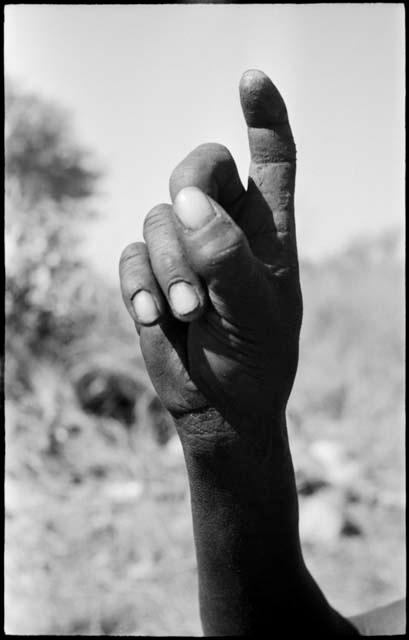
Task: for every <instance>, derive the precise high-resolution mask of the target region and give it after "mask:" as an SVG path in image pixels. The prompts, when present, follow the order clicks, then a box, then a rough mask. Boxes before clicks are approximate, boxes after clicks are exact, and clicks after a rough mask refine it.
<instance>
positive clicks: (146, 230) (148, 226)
mask: <svg viewBox="0 0 409 640" xmlns="http://www.w3.org/2000/svg"><path fill="white" fill-rule="evenodd" d="M169 211H170V205H168V204H158V205H156V206H155V207H153V209H151V210H150V211H149V213H148V214H147V216H146V217H145V220H144V222H143V236H144V238H145V239H146V238H148V237H150V236H151V235H152V234H155V233H157V232H158V231H160V230H163V229H164V228H165V227H167V225H168V224H169Z"/></svg>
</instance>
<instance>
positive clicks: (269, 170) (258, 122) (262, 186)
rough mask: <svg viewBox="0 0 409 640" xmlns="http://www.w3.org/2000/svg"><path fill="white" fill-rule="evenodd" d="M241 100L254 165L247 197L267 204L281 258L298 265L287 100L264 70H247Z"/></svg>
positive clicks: (293, 155)
mask: <svg viewBox="0 0 409 640" xmlns="http://www.w3.org/2000/svg"><path fill="white" fill-rule="evenodd" d="M240 100H241V105H242V109H243V113H244V117H245V120H246V123H247V127H248V138H249V146H250V155H251V164H250V171H249V184H248V196H249V197H250V199H251V200H254V206H255V207H257V206H259V207H260V206H262V207H266V206H267V207H268V209H269V210H270V212H271V215H272V217H273V221H274V227H275V235H276V239H277V242H278V245H279V246H280V248H281V251H280V254H281V255H280V256H279V261H280V262H282V263H284V264H286V265H287V266H289V265H290V263H291V264H293V265H296V264H297V247H296V237H295V222H294V187H295V169H296V149H295V144H294V139H293V135H292V132H291V127H290V124H289V121H288V114H287V108H286V106H285V103H284V100H283V98H282V96H281V94H280V92H279V91H278V89H277V88H276V87H275V85H274V84H273V83H272V82H271V80H270V78H269V77H268V76H266V74H265V73H263V72H262V71H258V70H256V69H251V70H249V71H246V72H245V73H244V74H243V76H242V78H241V81H240Z"/></svg>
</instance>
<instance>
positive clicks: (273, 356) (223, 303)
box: [120, 70, 302, 437]
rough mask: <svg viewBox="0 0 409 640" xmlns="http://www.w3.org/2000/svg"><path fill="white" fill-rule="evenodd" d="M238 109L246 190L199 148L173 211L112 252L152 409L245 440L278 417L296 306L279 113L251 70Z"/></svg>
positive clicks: (218, 151)
mask: <svg viewBox="0 0 409 640" xmlns="http://www.w3.org/2000/svg"><path fill="white" fill-rule="evenodd" d="M240 98H241V103H242V108H243V112H244V117H245V119H246V122H247V126H248V137H249V143H250V154H251V164H250V174H249V182H248V188H247V191H246V190H245V189H244V187H243V186H242V184H241V181H240V178H239V175H238V172H237V168H236V165H235V163H234V160H233V158H232V157H231V155H230V153H229V151H228V150H227V149H226V148H225V147H223V146H221V145H219V144H204V145H202V146H199V147H198V148H197V149H195V150H194V151H193V152H192V153H190V154H189V155H188V156H187V157H186V158H185V159H184V160H183V161H182V162H181V163H180V164H179V165H178V166H177V167H176V169H175V170H174V171H173V173H172V176H171V178H170V194H171V198H172V201H173V206H172V205H169V204H159V205H157V206H156V207H155V208H154V209H153V210H152V211H150V212H149V213H148V215H147V217H146V219H145V223H144V239H145V244H144V243H134V244H131V245H129V246H128V247H127V248H126V249H125V250H124V252H123V254H122V257H121V263H120V273H121V286H122V292H123V298H124V301H125V304H126V306H127V308H128V311H129V313H130V314H131V316H132V318H133V320H134V322H135V324H136V327H137V329H138V331H139V332H140V342H141V348H142V353H143V356H144V359H145V362H146V366H147V369H148V372H149V374H150V377H151V379H152V382H153V384H154V386H155V388H156V391H157V393H158V394H159V396H160V398H161V400H162V402H163V404H164V406H165V407H166V408H167V409H168V410H169V411H170V412H171V414H172V415H173V416H174V417H176V418H181V417H183V416H184V415H186V414H192V413H195V412H200V413H203V412H205V411H208V410H216V411H218V412H219V413H220V414H221V415H222V416H223V418H224V419H226V420H227V422H229V423H234V424H235V425H237V424H242V425H244V426H243V427H242V428H243V429H245V428H246V427H245V425H246V424H247V421H248V420H254V418H255V417H256V418H263V419H269V418H270V419H271V417H272V416H274V417H276V418H277V417H279V416H280V415H282V413H283V411H284V409H285V406H286V402H287V399H288V395H289V393H290V390H291V386H292V384H293V380H294V376H295V372H296V367H297V358H298V338H299V331H300V325H301V315H302V303H301V293H300V285H299V276H298V260H297V248H296V238H295V224H294V182H295V163H296V160H295V145H294V141H293V137H292V134H291V129H290V125H289V123H288V117H287V110H286V107H285V104H284V102H283V99H282V97H281V95H280V94H279V92H278V90H277V89H276V88H275V86H274V85H273V84H272V82H271V81H270V80H269V78H268V77H267V76H266V75H265V74H264V73H262V72H261V71H255V70H251V71H247V72H246V73H245V74H244V75H243V77H242V79H241V82H240ZM179 423H180V421H179ZM213 423H214V421H213ZM213 428H214V426H213ZM223 429H224V430H225V429H226V427H225V426H224V427H223ZM207 435H211V434H207ZM222 435H223V430H222V431H220V432H218V437H219V436H222Z"/></svg>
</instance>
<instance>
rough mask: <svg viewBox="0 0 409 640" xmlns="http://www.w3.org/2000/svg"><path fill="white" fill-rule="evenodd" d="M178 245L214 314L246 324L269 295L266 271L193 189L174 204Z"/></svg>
mask: <svg viewBox="0 0 409 640" xmlns="http://www.w3.org/2000/svg"><path fill="white" fill-rule="evenodd" d="M173 210H174V214H175V217H176V220H177V222H176V226H177V228H178V234H179V238H180V242H181V244H182V246H183V248H184V252H185V255H186V257H187V260H188V261H189V264H190V266H191V267H192V269H193V270H194V271H195V272H196V273H197V274H198V275H199V276H200V277H201V278H202V279H203V280H204V281H205V283H206V284H207V288H208V293H209V297H210V300H211V302H212V304H213V306H214V308H215V309H216V311H217V312H218V313H220V314H221V315H222V316H223V317H226V318H228V319H229V320H230V321H231V322H234V323H235V324H238V325H239V326H240V325H242V324H243V323H246V324H247V321H248V320H249V319H250V318H252V319H253V321H254V317H255V316H254V314H255V312H256V313H258V312H257V309H258V307H260V306H261V305H263V304H264V302H263V300H265V297H266V296H268V295H269V287H268V282H267V278H266V277H265V270H266V268H265V266H264V265H263V264H262V263H261V262H260V261H259V260H258V259H257V258H256V257H255V256H254V255H253V253H252V251H251V249H250V246H249V243H248V241H247V238H246V236H245V235H244V233H243V231H242V230H241V229H240V227H239V226H238V225H237V224H236V223H235V222H234V221H233V219H232V218H231V217H230V216H229V215H228V214H227V213H226V211H225V210H224V209H223V207H221V205H220V204H218V203H217V202H216V201H215V200H213V198H211V197H210V196H207V195H205V194H204V193H203V192H202V191H201V190H200V189H198V188H197V187H186V188H184V189H182V190H181V191H180V192H179V193H178V195H177V197H176V199H175V202H174V205H173Z"/></svg>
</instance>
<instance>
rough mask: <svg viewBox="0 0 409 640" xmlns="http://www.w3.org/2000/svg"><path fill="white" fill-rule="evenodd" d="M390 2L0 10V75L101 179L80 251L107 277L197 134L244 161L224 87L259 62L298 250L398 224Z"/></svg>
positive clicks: (400, 104)
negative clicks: (53, 112)
mask: <svg viewBox="0 0 409 640" xmlns="http://www.w3.org/2000/svg"><path fill="white" fill-rule="evenodd" d="M404 51H405V36H404V8H403V4H392V3H388V4H386V3H385V4H369V3H367V4H330V3H327V4H310V5H297V4H292V5H291V4H287V5H286V4H283V5H273V4H269V5H255V4H251V5H234V4H230V5H221V4H217V5H209V4H194V5H8V6H6V8H5V48H4V53H5V72H6V74H7V75H8V76H10V77H11V78H13V79H14V80H15V81H17V82H18V83H19V85H20V86H21V87H22V88H24V89H27V90H30V91H35V92H37V93H39V94H40V95H42V96H43V97H45V98H47V99H49V100H53V101H55V102H57V103H59V104H61V105H62V106H63V107H64V108H68V109H69V110H70V111H71V113H72V118H73V126H74V131H75V134H76V137H77V139H78V140H79V141H80V143H81V144H82V145H85V146H86V147H88V148H89V149H90V150H92V151H93V152H94V154H95V156H96V158H97V159H98V163H99V164H100V166H103V167H104V171H105V176H104V179H103V182H102V183H101V195H100V197H99V199H98V205H97V206H98V210H99V212H100V217H99V219H98V221H97V222H95V223H93V224H92V226H90V227H89V228H87V229H86V230H85V231H84V242H83V250H84V252H85V254H86V255H87V257H89V258H90V259H91V261H92V262H93V264H94V265H95V266H96V267H97V268H98V269H99V270H100V271H102V273H103V274H104V275H105V277H106V278H108V279H111V280H112V279H114V278H117V271H118V267H117V265H118V260H119V256H120V253H121V251H122V249H123V248H124V247H125V246H126V245H127V244H129V243H130V242H133V241H135V240H141V239H142V224H143V219H144V217H145V215H146V214H147V213H148V211H149V210H150V209H151V208H152V207H153V206H155V205H156V204H157V203H159V202H168V201H169V194H168V180H169V176H170V173H171V172H172V170H173V168H174V167H175V166H176V165H177V164H178V163H179V162H180V161H181V160H182V159H183V157H184V156H185V155H187V154H188V153H189V152H190V151H191V150H193V149H194V148H195V147H196V146H197V145H199V144H201V143H203V142H220V143H222V144H224V145H226V146H227V147H228V148H229V149H230V151H231V152H232V154H233V156H234V158H235V160H236V163H237V166H238V169H239V173H240V175H241V177H242V180H243V183H244V184H246V182H247V170H248V164H249V154H248V147H247V134H246V128H245V125H244V119H243V116H242V114H241V109H240V102H239V95H238V84H239V80H240V77H241V75H242V73H243V72H244V71H245V70H246V69H249V68H258V69H262V70H263V71H264V72H265V73H267V74H268V75H269V76H270V77H271V79H272V80H273V82H274V83H275V84H276V85H277V87H278V88H279V90H280V92H281V94H282V95H283V97H284V99H285V101H286V104H287V108H288V112H289V117H290V122H291V125H292V129H293V133H294V137H295V141H296V145H297V154H298V156H297V157H298V166H297V184H296V219H297V236H298V246H299V253H300V256H301V258H303V257H304V258H310V259H319V258H321V257H323V256H326V255H328V254H331V253H333V252H335V251H338V250H339V249H342V247H343V246H345V244H347V243H348V242H350V241H351V240H353V239H354V238H356V237H357V236H360V235H362V234H366V233H371V234H372V233H377V232H381V231H382V229H385V228H389V227H391V226H395V227H400V228H401V229H402V233H403V225H404V216H405V213H404V153H405V149H404V140H405V128H404V127H405V124H404V109H405V105H404V100H405V84H404V58H405V56H404Z"/></svg>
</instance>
